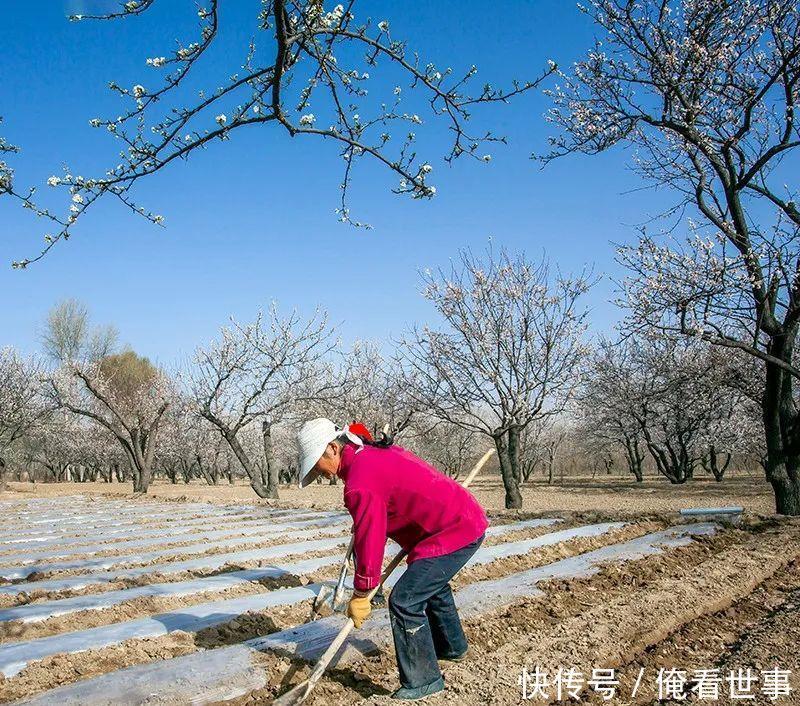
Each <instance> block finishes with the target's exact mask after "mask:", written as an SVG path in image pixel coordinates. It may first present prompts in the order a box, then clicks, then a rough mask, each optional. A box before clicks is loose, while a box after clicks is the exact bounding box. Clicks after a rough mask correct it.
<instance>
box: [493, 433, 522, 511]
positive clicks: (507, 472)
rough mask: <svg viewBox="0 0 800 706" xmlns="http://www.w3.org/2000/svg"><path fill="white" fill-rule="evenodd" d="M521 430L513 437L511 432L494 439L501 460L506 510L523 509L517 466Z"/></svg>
mask: <svg viewBox="0 0 800 706" xmlns="http://www.w3.org/2000/svg"><path fill="white" fill-rule="evenodd" d="M518 442H519V430H516V429H515V434H513V435H512V433H511V431H510V430H509V431H508V432H506V433H505V434H500V435H498V436H495V437H494V444H495V447H496V448H497V458H498V459H499V460H500V473H501V474H502V477H503V486H504V487H505V491H506V508H507V509H518V508H521V507H522V494H521V493H520V492H519V481H518V476H517V472H516V466H518V464H519V457H518V452H519V446H518Z"/></svg>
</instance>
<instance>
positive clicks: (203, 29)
mask: <svg viewBox="0 0 800 706" xmlns="http://www.w3.org/2000/svg"><path fill="white" fill-rule="evenodd" d="M157 4H158V3H155V2H154V0H130V1H127V2H126V1H122V2H119V3H118V6H117V9H116V11H112V12H108V13H106V14H97V15H89V14H87V15H73V16H72V18H71V19H73V20H74V21H84V22H85V21H91V20H115V19H129V20H130V19H131V18H134V17H136V16H141V15H144V14H145V13H149V14H152V11H153V9H154V7H155V6H156V5H157ZM356 5H357V2H356V0H349V1H348V2H346V3H344V4H340V5H335V6H333V7H331V6H328V7H326V6H325V3H324V2H323V0H263V2H261V7H260V12H259V13H258V15H257V16H254V17H253V27H252V33H251V34H252V39H251V41H250V42H249V44H246V45H244V46H242V47H241V53H240V55H235V56H231V59H230V64H229V65H228V66H227V67H226V68H225V70H224V71H222V72H221V73H220V75H213V74H212V73H211V72H210V71H209V69H208V66H209V65H208V62H207V61H205V59H206V57H207V55H208V54H210V53H213V50H214V49H215V48H218V46H219V45H220V40H219V36H220V33H221V30H222V28H223V25H224V20H225V9H226V8H224V7H222V3H220V2H219V0H207V2H205V3H203V4H201V5H200V6H199V8H198V10H197V22H198V27H197V31H196V35H195V36H192V37H190V38H184V39H182V40H178V41H177V42H176V46H175V47H174V48H171V49H169V50H166V49H165V50H163V53H159V54H156V55H154V56H151V57H149V58H147V59H146V64H147V67H148V71H149V72H150V77H149V78H142V80H141V82H138V83H135V84H133V85H126V86H123V85H119V84H117V83H114V82H112V83H111V84H110V88H111V90H112V91H115V92H116V93H118V94H119V96H120V97H121V99H122V100H124V101H126V103H127V107H125V108H124V109H123V110H122V111H121V112H120V113H116V114H115V115H114V116H113V117H111V118H100V117H92V118H91V120H90V125H91V126H93V127H95V128H98V129H101V130H107V131H108V132H109V133H110V134H111V135H112V136H113V137H115V138H116V139H117V140H118V141H119V143H120V146H121V148H122V152H121V161H119V163H118V164H116V165H115V166H113V167H111V168H110V169H109V170H108V171H107V172H106V173H105V174H103V175H99V176H96V177H92V178H84V177H83V176H80V175H76V174H75V173H73V172H70V171H69V170H67V171H66V172H65V173H64V174H63V175H61V176H56V175H54V176H51V177H50V178H49V179H48V184H49V185H50V186H52V187H63V188H66V189H68V190H69V194H70V198H71V205H70V210H69V213H68V214H66V215H65V216H58V215H55V214H54V213H52V212H50V211H47V210H46V209H44V208H40V207H39V206H37V205H36V204H35V203H34V202H33V198H32V197H33V194H30V193H29V192H23V191H17V190H16V188H15V187H14V186H13V183H12V179H11V177H12V173H11V171H10V168H7V167H6V165H4V164H3V163H0V191H5V192H7V193H9V194H11V195H12V196H14V197H16V198H18V199H20V200H22V201H23V202H25V205H26V206H27V207H28V208H32V209H34V210H35V211H36V212H38V213H39V214H40V215H43V216H45V217H46V218H47V219H49V220H50V221H51V222H52V226H53V228H54V232H53V233H50V234H48V235H47V236H46V237H45V241H46V242H45V246H44V248H43V251H42V252H41V253H40V254H39V255H37V256H34V257H32V258H26V259H23V260H19V261H18V262H16V263H14V265H15V266H16V267H26V266H27V265H28V264H30V263H31V262H33V261H35V260H38V259H40V258H41V257H42V256H43V255H44V253H46V252H47V251H49V250H50V249H51V248H52V247H53V245H54V244H55V243H57V242H59V241H61V240H65V239H67V238H68V237H69V236H70V233H71V231H72V230H73V227H74V225H75V223H77V222H78V220H79V219H80V218H81V216H82V215H83V214H84V213H86V212H87V210H89V209H90V208H91V207H92V206H93V205H94V204H95V203H96V202H97V201H98V199H101V198H104V197H112V198H114V199H116V200H118V201H120V202H121V203H122V204H124V206H125V207H127V208H130V209H132V210H133V211H134V212H135V213H136V214H139V215H141V216H143V217H145V218H147V219H149V220H150V221H152V222H153V223H156V224H161V223H162V222H163V220H164V219H163V217H162V216H161V215H160V214H156V213H153V212H151V211H149V210H147V209H146V208H144V207H143V206H140V205H139V204H138V203H137V202H136V201H135V197H134V191H133V187H134V186H135V185H136V184H137V182H139V181H141V180H143V179H148V178H149V177H151V176H152V175H154V174H156V173H158V172H160V171H162V170H164V169H165V168H166V167H168V166H169V165H171V164H172V163H173V162H176V161H178V160H185V159H187V158H188V157H190V156H191V155H193V154H195V153H196V152H198V151H200V150H202V149H204V148H205V147H207V146H208V145H210V144H212V143H214V142H218V141H220V140H228V139H230V138H232V137H233V136H234V135H235V133H237V132H238V131H240V130H247V129H254V128H256V127H273V128H274V129H276V130H279V131H281V132H283V133H284V134H286V135H288V136H291V137H310V138H317V139H322V140H325V141H328V142H330V143H333V144H334V145H336V146H337V147H338V149H339V150H340V154H341V157H342V159H343V168H344V169H343V176H342V181H341V203H340V206H339V208H338V214H339V218H340V219H341V220H342V221H345V222H348V223H351V224H354V225H366V224H364V223H360V222H358V221H356V220H354V219H352V218H351V215H350V209H349V207H348V189H349V186H350V183H351V176H352V172H353V168H354V166H355V165H356V163H357V162H359V161H360V160H362V159H369V160H372V161H374V162H376V163H377V164H379V165H381V166H382V167H384V168H385V169H387V170H388V171H389V172H390V173H393V174H394V175H395V176H396V177H397V178H398V182H397V185H396V187H395V188H394V191H395V192H396V193H399V194H408V195H410V196H411V197H413V198H430V197H431V196H433V195H434V194H435V192H436V189H435V187H434V186H433V185H432V184H431V183H430V175H431V171H432V165H431V160H430V159H427V160H426V159H424V158H423V157H422V156H421V155H420V154H419V153H418V151H417V148H416V141H415V131H417V130H419V129H424V128H425V119H424V117H422V115H421V114H420V113H423V115H424V111H423V110H422V108H423V107H424V108H425V109H426V110H427V111H429V113H430V115H431V117H432V118H433V119H434V120H435V121H436V122H438V123H442V124H443V125H444V126H446V127H447V128H449V133H450V134H451V135H452V141H451V142H450V143H449V145H448V146H447V147H446V149H445V160H446V161H448V162H451V161H452V160H454V159H456V158H458V157H462V156H467V157H471V158H474V159H477V160H482V161H487V162H488V161H490V159H491V155H490V154H488V153H485V147H486V145H487V143H494V142H497V141H502V139H503V138H501V137H498V136H495V135H493V134H492V133H491V132H486V131H484V130H480V129H476V130H475V132H474V133H473V132H472V131H471V130H470V129H468V123H469V120H470V117H471V114H472V113H473V111H475V109H477V108H479V107H480V106H482V105H484V104H495V103H501V104H502V103H506V102H507V101H509V100H510V99H512V98H514V97H515V96H517V95H519V94H521V93H524V92H526V91H528V90H530V89H531V88H533V87H534V86H536V85H537V84H538V83H539V81H540V80H541V78H543V77H544V76H545V75H546V74H549V73H550V72H552V71H553V69H554V67H553V66H550V67H548V68H545V69H544V70H543V72H542V75H541V76H539V78H538V79H537V80H534V81H525V82H521V83H519V82H514V83H513V84H512V85H511V86H509V87H508V88H507V89H501V88H495V87H494V86H492V85H490V84H488V83H486V84H483V85H482V86H481V87H478V88H477V89H475V90H472V89H471V86H472V84H473V83H474V77H475V75H476V73H477V68H476V67H475V66H471V67H469V68H466V69H465V70H463V71H462V72H460V73H459V72H457V71H455V70H453V69H452V68H449V67H437V66H436V65H435V64H433V63H426V62H424V61H423V60H422V59H421V58H420V56H419V54H418V53H417V52H413V51H411V50H410V49H409V48H408V46H407V45H406V43H405V42H404V41H401V40H399V39H397V38H396V37H395V36H394V33H393V31H392V28H391V25H390V22H389V21H388V20H386V19H381V20H379V21H374V20H371V19H361V20H357V19H356ZM196 80H199V81H201V82H202V85H203V86H204V88H202V89H201V90H200V91H199V93H198V91H197V86H196V85H195V83H194V82H195V81H196ZM406 94H409V103H410V105H411V106H417V105H418V106H420V107H418V108H416V109H414V107H409V108H408V109H407V108H406V107H405V106H406V102H405V99H406ZM6 146H8V145H6V143H4V142H0V150H4V147H6ZM8 147H9V148H10V146H8ZM1 154H2V153H1V152H0V155H1Z"/></svg>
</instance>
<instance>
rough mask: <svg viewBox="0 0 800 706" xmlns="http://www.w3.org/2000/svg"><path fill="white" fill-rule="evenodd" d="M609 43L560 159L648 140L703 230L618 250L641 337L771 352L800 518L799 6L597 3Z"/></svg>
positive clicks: (645, 155) (772, 402)
mask: <svg viewBox="0 0 800 706" xmlns="http://www.w3.org/2000/svg"><path fill="white" fill-rule="evenodd" d="M584 11H585V12H586V13H587V14H589V15H590V16H591V17H592V19H593V20H594V22H595V23H596V24H597V25H598V27H599V28H600V29H601V30H602V31H603V34H604V37H603V39H602V42H598V44H597V46H596V47H595V48H594V50H593V51H592V52H590V54H589V56H588V58H587V59H585V60H584V61H581V62H578V63H577V64H576V65H575V68H574V71H573V72H571V73H569V74H566V73H564V74H561V76H560V78H561V83H560V85H559V86H558V87H557V88H556V89H555V90H553V91H551V92H550V93H551V95H552V97H553V101H554V106H553V108H552V110H551V112H550V119H551V120H552V121H553V122H554V123H555V124H556V125H558V126H559V127H560V128H561V132H560V133H559V135H558V136H557V137H555V138H554V139H553V150H552V153H551V155H550V157H551V158H552V157H558V156H561V155H564V154H568V153H573V152H584V153H589V154H593V153H597V152H602V151H604V150H606V149H608V148H610V147H612V146H614V145H617V144H627V145H631V146H633V147H635V154H636V167H637V168H638V169H639V171H640V172H641V173H642V175H643V176H644V177H645V178H646V179H647V180H648V181H649V182H650V183H652V184H653V185H654V186H658V187H666V188H668V189H671V190H672V191H673V193H675V194H676V195H677V196H678V202H677V203H676V206H675V208H674V209H673V210H672V211H670V214H669V215H672V216H674V217H676V218H678V219H680V216H681V215H683V214H685V213H686V212H687V209H689V210H690V212H693V215H692V217H693V218H695V219H696V220H695V221H694V222H687V221H686V219H684V220H683V221H681V220H678V224H679V225H686V227H687V229H688V232H689V235H688V237H686V238H685V239H681V238H678V237H677V236H676V235H675V231H674V228H675V227H676V226H674V225H673V229H672V232H671V237H669V238H667V237H665V238H662V239H657V238H654V237H653V236H651V235H650V234H649V233H647V232H646V231H643V233H642V237H641V239H640V241H639V243H638V244H637V245H635V246H631V247H623V248H621V249H620V250H619V259H620V261H621V262H622V263H623V264H624V265H625V266H627V267H628V268H630V270H631V277H630V278H629V279H628V280H627V281H626V282H625V285H624V297H623V303H624V305H625V306H627V307H628V309H629V312H630V317H629V318H630V324H631V325H632V326H633V327H636V326H638V327H639V328H640V330H644V329H656V330H660V331H664V332H670V333H672V332H678V333H681V334H685V335H689V336H696V337H700V338H702V339H704V340H706V341H709V342H711V343H713V344H716V345H720V346H726V347H729V348H734V349H737V350H739V351H743V352H744V353H746V354H748V355H751V356H754V357H756V358H757V359H759V360H760V361H761V362H762V364H763V366H764V370H765V375H764V385H763V388H762V392H761V401H762V417H763V427H764V433H765V438H766V449H767V453H766V475H767V478H768V480H769V482H770V483H771V484H772V487H773V489H774V492H775V502H776V508H777V511H778V512H780V513H784V514H789V515H798V514H800V415H799V414H798V409H797V406H796V405H795V403H794V388H795V385H796V382H795V380H796V378H798V377H800V368H798V366H797V365H796V362H795V360H794V349H795V341H796V337H797V330H798V329H797V327H798V322H799V321H800V277H798V272H800V253H798V249H797V239H798V235H800V210H798V207H797V202H796V192H795V189H796V184H795V182H796V176H797V174H798V169H797V152H796V148H797V147H798V146H800V128H799V127H798V123H797V116H796V110H797V109H796V103H797V101H798V98H799V97H800V6H798V3H797V1H796V0H764V1H763V2H719V1H718V0H636V1H633V0H591V2H589V3H588V5H587V6H586V7H585V8H584Z"/></svg>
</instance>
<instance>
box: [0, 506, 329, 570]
mask: <svg viewBox="0 0 800 706" xmlns="http://www.w3.org/2000/svg"><path fill="white" fill-rule="evenodd" d="M344 517H345V516H344V515H342V516H341V519H342V520H344ZM284 519H285V518H283V517H281V518H268V519H264V518H259V519H250V520H238V519H237V520H229V519H227V518H225V519H220V520H217V521H215V522H214V523H213V524H211V525H208V520H204V524H203V525H200V526H187V525H185V524H181V526H180V527H175V528H174V530H173V531H170V530H168V529H158V530H139V529H135V530H133V531H132V532H131V534H133V535H134V536H135V537H136V539H128V540H123V541H117V542H108V541H104V542H97V541H96V540H95V541H94V542H93V543H91V544H69V543H67V542H64V541H63V540H62V541H61V542H59V543H58V548H57V549H53V548H47V549H41V550H38V551H37V550H28V551H17V552H14V553H13V554H12V553H8V554H0V563H2V564H8V563H11V562H19V563H21V564H23V565H24V564H32V563H33V562H35V561H43V560H45V559H59V558H63V557H69V556H72V555H73V554H83V555H91V554H98V553H99V552H107V551H112V550H113V551H116V550H119V549H141V548H143V547H154V546H158V545H169V544H177V543H178V542H186V541H189V540H190V539H203V540H214V539H220V538H222V537H230V536H231V535H236V534H238V535H242V536H248V535H259V534H261V535H265V536H267V535H272V534H275V533H276V532H280V531H282V530H284V529H286V528H288V527H292V528H297V529H299V528H301V527H308V526H311V525H314V524H316V523H317V522H319V518H318V517H317V515H316V513H307V514H305V515H295V516H294V517H293V518H292V520H291V521H290V522H284V521H283V520H284ZM275 520H279V521H277V522H276V521H275ZM303 520H305V521H303ZM220 525H222V527H221V528H220ZM1 572H2V568H0V573H1Z"/></svg>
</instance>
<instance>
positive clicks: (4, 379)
mask: <svg viewBox="0 0 800 706" xmlns="http://www.w3.org/2000/svg"><path fill="white" fill-rule="evenodd" d="M42 375H43V365H42V361H41V360H39V359H37V358H25V357H23V356H21V355H20V354H19V353H18V352H17V351H15V350H14V349H13V348H2V349H0V490H2V488H3V485H4V480H3V477H4V472H5V469H6V460H5V456H6V454H7V452H8V451H9V450H10V449H11V447H12V445H13V444H14V443H15V442H17V441H18V440H20V439H21V438H22V437H23V436H24V435H26V434H29V433H30V432H31V431H32V429H33V428H34V427H35V426H36V425H37V424H40V423H41V422H43V421H44V419H46V417H47V414H48V412H49V409H48V405H47V404H46V401H45V399H44V397H43V395H42V391H43V386H42Z"/></svg>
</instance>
